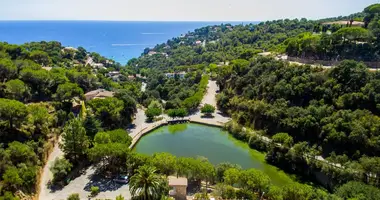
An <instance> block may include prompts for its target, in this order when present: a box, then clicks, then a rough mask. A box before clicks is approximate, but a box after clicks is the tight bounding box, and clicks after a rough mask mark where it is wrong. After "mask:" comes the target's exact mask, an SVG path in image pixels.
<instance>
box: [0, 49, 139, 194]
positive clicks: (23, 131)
mask: <svg viewBox="0 0 380 200" xmlns="http://www.w3.org/2000/svg"><path fill="white" fill-rule="evenodd" d="M94 56H95V57H96V61H97V62H101V63H103V65H104V66H105V67H106V69H105V70H103V71H98V70H96V69H95V68H92V67H91V66H89V65H85V63H86V60H87V58H89V57H94ZM106 61H107V59H105V58H104V57H101V56H100V55H98V54H91V53H90V52H87V51H86V50H85V49H83V48H81V47H80V48H78V50H77V51H75V50H68V49H65V48H64V47H63V46H62V45H61V44H60V43H59V42H32V43H27V44H23V45H11V44H8V43H0V80H1V84H0V138H1V139H0V157H1V158H2V161H1V162H0V185H1V186H0V199H3V198H5V199H13V198H14V196H15V195H17V194H25V195H32V194H35V193H36V188H37V187H36V183H38V182H39V181H38V179H39V171H40V169H41V167H42V166H43V165H44V164H45V161H46V159H47V155H48V152H50V151H51V149H52V147H53V143H54V142H56V141H57V138H58V136H59V135H62V144H61V146H62V149H63V151H64V152H65V154H66V155H65V158H62V159H59V160H56V161H55V162H54V165H53V166H52V167H51V171H52V172H53V175H54V180H53V183H54V184H55V183H61V182H62V181H63V180H65V179H66V177H67V176H68V175H69V173H70V171H71V170H72V169H74V168H75V167H77V166H78V164H79V163H80V162H79V161H83V160H84V159H87V150H88V148H89V147H90V144H91V142H92V139H93V137H94V136H95V134H96V133H97V132H99V131H101V130H102V127H101V125H103V126H104V128H106V129H108V128H109V127H112V128H122V127H124V126H127V125H128V123H129V122H131V119H132V116H133V114H134V112H135V110H136V102H137V99H138V98H140V96H139V95H141V93H138V92H136V93H134V94H133V95H128V97H127V94H131V93H132V91H136V88H139V87H140V84H139V83H137V82H133V81H120V82H117V83H116V82H113V81H112V80H111V79H110V78H106V77H105V76H104V75H105V73H107V72H108V71H111V70H119V69H120V64H117V63H115V62H113V61H110V60H108V62H106ZM43 67H44V68H43ZM48 67H49V68H48ZM50 67H51V68H50ZM122 73H124V74H125V72H122ZM98 88H106V89H107V90H111V91H112V90H115V89H120V91H119V92H118V93H117V94H115V96H117V97H114V98H115V99H117V100H114V102H116V103H115V104H116V105H115V107H113V108H112V109H115V110H117V109H119V108H120V113H121V114H120V115H117V114H118V112H117V111H115V110H109V112H110V115H111V117H108V116H104V114H105V112H103V111H105V110H106V108H102V107H101V105H98V104H90V103H91V102H86V103H85V102H84V101H83V100H84V93H86V92H89V91H91V90H94V89H98ZM119 101H120V103H119ZM73 103H74V104H75V103H79V105H81V106H80V109H79V110H76V109H75V108H74V107H73V105H74V104H73ZM85 104H89V105H90V106H89V109H86V106H87V105H85ZM92 105H94V106H92ZM71 112H73V113H71ZM80 112H81V113H80ZM69 113H71V114H69ZM79 115H80V117H78V118H76V117H75V116H79ZM113 115H116V116H117V118H112V117H113ZM119 116H122V117H119ZM119 121H122V123H121V122H119ZM125 122H128V123H125ZM79 159H81V160H79ZM14 194H15V195H14ZM23 198H24V197H23Z"/></svg>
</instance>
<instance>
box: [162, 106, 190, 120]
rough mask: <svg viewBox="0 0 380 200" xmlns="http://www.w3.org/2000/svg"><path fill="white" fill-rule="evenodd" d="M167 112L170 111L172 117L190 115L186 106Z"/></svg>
mask: <svg viewBox="0 0 380 200" xmlns="http://www.w3.org/2000/svg"><path fill="white" fill-rule="evenodd" d="M167 112H168V115H169V117H172V118H176V117H185V116H187V115H188V112H187V110H186V109H185V108H178V109H170V110H168V111H167Z"/></svg>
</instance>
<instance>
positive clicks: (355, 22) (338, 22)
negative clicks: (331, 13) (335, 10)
mask: <svg viewBox="0 0 380 200" xmlns="http://www.w3.org/2000/svg"><path fill="white" fill-rule="evenodd" d="M347 23H350V21H334V22H325V23H322V24H326V25H331V24H338V25H346V24H347ZM352 25H353V26H362V25H364V22H359V21H354V22H352Z"/></svg>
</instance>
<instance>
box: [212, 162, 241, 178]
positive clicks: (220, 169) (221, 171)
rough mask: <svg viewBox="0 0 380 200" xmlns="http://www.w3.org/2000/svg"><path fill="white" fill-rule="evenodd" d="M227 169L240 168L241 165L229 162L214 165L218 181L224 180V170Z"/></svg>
mask: <svg viewBox="0 0 380 200" xmlns="http://www.w3.org/2000/svg"><path fill="white" fill-rule="evenodd" d="M228 169H237V170H241V167H240V166H239V165H237V164H231V163H220V164H218V165H217V166H216V167H215V170H216V178H217V181H219V182H224V172H225V171H227V170H228Z"/></svg>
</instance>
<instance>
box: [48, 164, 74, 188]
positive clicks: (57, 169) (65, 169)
mask: <svg viewBox="0 0 380 200" xmlns="http://www.w3.org/2000/svg"><path fill="white" fill-rule="evenodd" d="M72 167H73V165H72V164H71V163H70V161H68V160H66V159H65V158H57V159H56V160H55V161H54V163H53V165H52V166H51V167H50V171H51V172H52V173H53V182H55V183H57V182H59V181H63V179H64V178H65V177H66V176H67V175H68V174H69V173H70V171H71V168H72Z"/></svg>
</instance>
